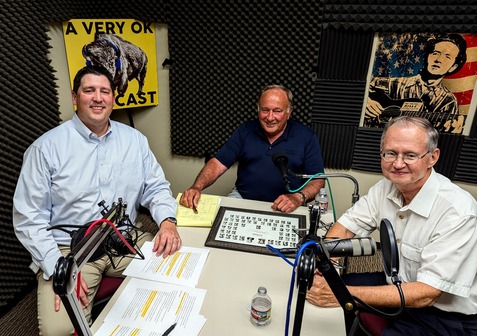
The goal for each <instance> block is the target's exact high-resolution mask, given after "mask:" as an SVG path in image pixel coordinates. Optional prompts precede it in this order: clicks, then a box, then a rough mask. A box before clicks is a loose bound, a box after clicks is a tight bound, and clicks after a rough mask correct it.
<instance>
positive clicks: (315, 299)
mask: <svg viewBox="0 0 477 336" xmlns="http://www.w3.org/2000/svg"><path fill="white" fill-rule="evenodd" d="M306 299H307V300H308V302H310V303H311V304H314V305H316V306H319V307H339V306H340V304H339V302H338V300H337V299H336V297H335V295H334V294H333V291H332V290H331V288H330V286H328V283H327V282H326V280H325V278H324V277H323V276H322V275H321V274H319V273H316V274H315V277H314V278H313V285H312V286H311V288H310V290H309V291H308V293H306Z"/></svg>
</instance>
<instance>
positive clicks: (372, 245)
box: [323, 237, 376, 257]
mask: <svg viewBox="0 0 477 336" xmlns="http://www.w3.org/2000/svg"><path fill="white" fill-rule="evenodd" d="M323 247H324V248H325V250H327V251H328V253H329V254H330V257H364V256H372V255H374V254H375V253H376V242H375V241H374V239H373V238H371V237H363V238H348V239H333V240H328V241H324V242H323Z"/></svg>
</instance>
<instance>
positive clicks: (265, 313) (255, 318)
mask: <svg viewBox="0 0 477 336" xmlns="http://www.w3.org/2000/svg"><path fill="white" fill-rule="evenodd" d="M250 321H251V322H252V324H253V325H256V326H258V327H263V326H266V325H269V324H270V322H271V321H272V300H271V299H270V296H268V294H267V289H266V288H265V287H258V291H257V294H255V295H254V296H253V298H252V306H251V309H250Z"/></svg>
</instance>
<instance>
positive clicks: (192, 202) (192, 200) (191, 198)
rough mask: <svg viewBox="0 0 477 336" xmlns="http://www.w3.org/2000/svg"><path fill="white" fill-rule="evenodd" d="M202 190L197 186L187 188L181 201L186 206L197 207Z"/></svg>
mask: <svg viewBox="0 0 477 336" xmlns="http://www.w3.org/2000/svg"><path fill="white" fill-rule="evenodd" d="M200 194H201V193H200V190H199V189H195V188H190V189H187V190H186V191H184V192H183V193H182V196H181V199H180V200H179V203H180V204H182V205H183V206H185V207H186V208H191V209H197V205H198V204H199V200H200Z"/></svg>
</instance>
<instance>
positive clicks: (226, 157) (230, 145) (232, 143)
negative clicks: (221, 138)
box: [215, 123, 250, 169]
mask: <svg viewBox="0 0 477 336" xmlns="http://www.w3.org/2000/svg"><path fill="white" fill-rule="evenodd" d="M247 124H248V123H245V124H242V125H240V126H239V127H238V128H236V129H235V131H234V132H233V133H232V135H231V136H230V138H229V139H228V140H227V142H226V143H225V144H224V145H223V146H222V148H220V150H219V151H218V152H217V154H215V158H216V159H217V160H219V161H220V162H221V163H222V164H223V165H224V166H225V167H227V169H228V168H230V167H232V166H233V164H234V163H236V162H238V161H239V158H240V155H241V153H242V146H243V140H242V139H243V137H244V136H246V133H247V128H248V127H247ZM249 126H250V125H249Z"/></svg>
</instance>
